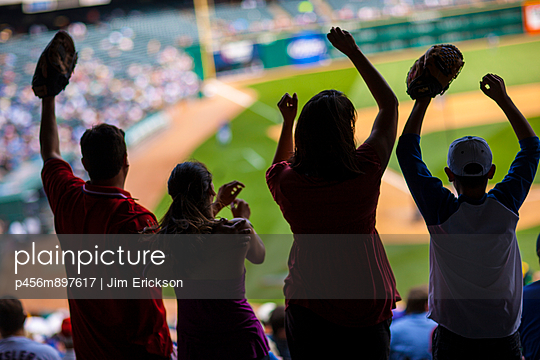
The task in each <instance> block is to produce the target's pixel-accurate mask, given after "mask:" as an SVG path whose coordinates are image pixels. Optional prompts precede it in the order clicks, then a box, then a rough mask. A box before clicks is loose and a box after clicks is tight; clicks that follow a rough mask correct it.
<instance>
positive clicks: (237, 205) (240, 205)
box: [231, 199, 251, 219]
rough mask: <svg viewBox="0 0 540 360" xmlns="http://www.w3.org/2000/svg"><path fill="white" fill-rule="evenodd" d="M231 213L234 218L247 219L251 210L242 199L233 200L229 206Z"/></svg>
mask: <svg viewBox="0 0 540 360" xmlns="http://www.w3.org/2000/svg"><path fill="white" fill-rule="evenodd" d="M231 211H232V214H233V216H234V217H235V218H244V219H249V217H250V216H251V209H250V208H249V204H248V203H247V202H246V201H245V200H242V199H235V200H234V201H233V203H232V205H231Z"/></svg>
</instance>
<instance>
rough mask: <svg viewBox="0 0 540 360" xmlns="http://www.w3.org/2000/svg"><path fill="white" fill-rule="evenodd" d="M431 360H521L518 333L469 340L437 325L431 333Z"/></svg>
mask: <svg viewBox="0 0 540 360" xmlns="http://www.w3.org/2000/svg"><path fill="white" fill-rule="evenodd" d="M432 353H433V360H455V359H459V360H467V359H471V360H473V359H474V360H478V359H489V360H498V359H500V360H514V359H515V360H521V341H520V338H519V333H518V332H517V331H516V332H515V333H514V334H512V335H510V336H507V337H504V338H492V339H470V338H466V337H463V336H460V335H458V334H456V333H454V332H452V331H450V330H448V329H447V328H445V327H443V326H441V325H439V326H437V328H435V331H433V343H432Z"/></svg>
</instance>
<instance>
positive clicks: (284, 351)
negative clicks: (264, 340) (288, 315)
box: [268, 305, 291, 360]
mask: <svg viewBox="0 0 540 360" xmlns="http://www.w3.org/2000/svg"><path fill="white" fill-rule="evenodd" d="M268 322H269V323H270V326H271V327H272V333H271V334H270V335H269V336H268V338H269V339H270V340H271V341H273V342H274V344H276V348H277V350H278V352H279V356H281V357H282V358H283V360H291V354H290V352H289V346H288V345H287V335H286V333H285V306H283V305H280V306H277V307H276V308H275V309H274V311H272V314H271V315H270V319H269V321H268Z"/></svg>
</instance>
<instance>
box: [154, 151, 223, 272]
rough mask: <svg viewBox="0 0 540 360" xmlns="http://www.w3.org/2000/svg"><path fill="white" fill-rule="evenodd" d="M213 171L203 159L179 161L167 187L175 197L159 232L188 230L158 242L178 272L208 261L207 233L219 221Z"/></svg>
mask: <svg viewBox="0 0 540 360" xmlns="http://www.w3.org/2000/svg"><path fill="white" fill-rule="evenodd" d="M211 186H212V174H211V173H210V171H208V169H207V168H206V166H205V165H204V164H203V163H200V162H197V161H188V162H183V163H181V164H178V165H176V167H175V168H174V170H173V171H172V172H171V176H170V177H169V181H168V182H167V188H168V192H169V195H170V196H171V198H172V199H173V202H172V204H171V206H170V207H169V210H167V213H166V214H165V215H164V216H163V218H162V219H161V221H160V230H159V234H167V235H171V234H185V235H182V236H179V237H175V236H163V237H158V239H159V240H158V241H157V243H156V244H155V245H156V246H158V247H159V248H160V249H162V250H164V251H165V252H166V253H167V254H169V255H170V257H171V259H172V263H173V267H174V270H175V272H176V273H177V274H178V275H182V276H186V275H189V273H190V269H191V268H192V267H193V266H194V264H196V263H197V261H204V260H205V257H206V251H205V250H206V248H205V241H204V235H205V234H210V233H212V227H213V225H214V224H215V223H216V221H215V220H214V219H213V214H212V210H211V206H210V201H209V200H210V199H209V197H210V193H211Z"/></svg>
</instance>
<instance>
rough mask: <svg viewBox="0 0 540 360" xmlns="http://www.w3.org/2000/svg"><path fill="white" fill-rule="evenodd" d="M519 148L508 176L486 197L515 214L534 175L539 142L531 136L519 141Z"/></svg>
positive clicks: (535, 137) (539, 152)
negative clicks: (492, 198) (491, 198)
mask: <svg viewBox="0 0 540 360" xmlns="http://www.w3.org/2000/svg"><path fill="white" fill-rule="evenodd" d="M519 146H520V148H521V150H520V151H519V152H518V153H517V155H516V158H515V159H514V161H513V162H512V165H511V166H510V170H508V174H507V175H506V176H505V177H504V179H503V180H502V181H501V182H500V183H498V184H497V185H495V187H494V188H493V189H492V190H491V191H490V192H489V193H488V196H491V197H494V198H495V199H496V200H497V201H499V202H500V203H501V204H503V205H504V206H506V207H507V208H508V209H510V210H512V211H513V212H514V213H516V214H518V211H519V208H520V207H521V205H523V202H524V201H525V198H526V197H527V194H528V193H529V189H530V188H531V185H532V182H533V180H534V176H535V175H536V169H537V168H538V159H539V158H540V141H539V140H538V137H537V136H533V137H530V138H526V139H523V140H521V141H520V142H519Z"/></svg>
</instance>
